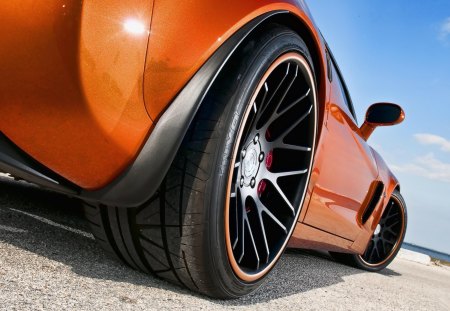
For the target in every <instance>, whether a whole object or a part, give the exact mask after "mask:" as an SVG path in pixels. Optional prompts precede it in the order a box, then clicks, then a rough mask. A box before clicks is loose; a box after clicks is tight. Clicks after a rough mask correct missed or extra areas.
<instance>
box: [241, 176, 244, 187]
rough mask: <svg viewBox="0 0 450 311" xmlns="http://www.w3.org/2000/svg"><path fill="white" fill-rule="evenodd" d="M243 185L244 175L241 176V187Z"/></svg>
mask: <svg viewBox="0 0 450 311" xmlns="http://www.w3.org/2000/svg"><path fill="white" fill-rule="evenodd" d="M243 186H244V177H241V187H243Z"/></svg>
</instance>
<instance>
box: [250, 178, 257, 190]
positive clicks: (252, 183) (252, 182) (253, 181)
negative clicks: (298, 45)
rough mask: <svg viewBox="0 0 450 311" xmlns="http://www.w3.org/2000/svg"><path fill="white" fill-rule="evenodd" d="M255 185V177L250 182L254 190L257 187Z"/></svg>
mask: <svg viewBox="0 0 450 311" xmlns="http://www.w3.org/2000/svg"><path fill="white" fill-rule="evenodd" d="M255 184H256V180H255V177H253V178H252V180H250V186H251V187H252V188H254V187H255Z"/></svg>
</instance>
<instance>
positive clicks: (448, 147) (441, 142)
mask: <svg viewBox="0 0 450 311" xmlns="http://www.w3.org/2000/svg"><path fill="white" fill-rule="evenodd" d="M449 26H450V25H449ZM414 138H415V139H416V140H417V141H418V142H419V143H421V144H422V145H435V146H438V147H440V149H441V150H442V151H446V152H450V140H447V139H445V138H444V137H441V136H438V135H433V134H416V135H414Z"/></svg>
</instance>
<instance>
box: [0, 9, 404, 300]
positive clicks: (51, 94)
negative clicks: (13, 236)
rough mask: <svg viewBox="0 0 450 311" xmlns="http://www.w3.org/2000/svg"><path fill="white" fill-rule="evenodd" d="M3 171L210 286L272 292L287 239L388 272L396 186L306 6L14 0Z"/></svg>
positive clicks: (199, 286) (156, 268) (141, 261)
mask: <svg viewBox="0 0 450 311" xmlns="http://www.w3.org/2000/svg"><path fill="white" fill-rule="evenodd" d="M0 16H1V17H2V27H1V28H0V103H1V106H0V130H1V134H0V170H1V171H4V172H8V173H10V174H11V175H13V176H15V177H17V178H21V179H25V180H27V181H29V182H33V183H35V184H37V185H40V186H41V187H43V188H46V189H51V190H54V191H58V192H61V193H65V194H67V195H69V196H72V197H77V198H80V199H81V200H83V202H85V211H86V217H87V219H88V221H89V222H90V223H91V225H92V226H91V227H92V231H93V233H94V235H95V237H96V238H97V240H98V242H99V244H100V245H101V246H102V247H103V248H105V249H106V250H108V251H109V252H110V253H112V254H114V255H115V256H116V257H118V258H119V259H120V260H122V261H123V262H125V263H126V264H128V265H129V266H131V267H133V268H135V269H139V270H141V271H145V272H148V273H153V274H155V275H157V276H159V277H162V278H164V279H167V280H170V281H172V282H175V283H177V284H180V285H182V286H185V287H187V288H189V289H192V290H194V291H198V292H201V293H203V294H206V295H209V296H212V297H220V298H233V297H239V296H241V295H244V294H247V293H249V292H251V291H252V290H254V289H255V288H257V287H258V286H259V285H260V284H261V282H262V280H263V279H264V278H265V277H266V276H267V274H268V273H269V271H270V270H271V269H272V268H273V267H274V265H275V264H276V262H277V261H278V259H279V258H280V255H281V254H282V253H283V251H284V250H285V248H286V247H294V248H305V249H320V250H326V251H330V252H331V254H332V256H333V257H335V258H336V260H339V261H342V262H345V263H347V264H351V265H354V266H357V267H359V268H362V269H366V270H369V271H378V270H380V269H382V268H384V267H386V266H387V265H388V264H389V263H390V262H391V261H392V260H393V258H394V257H395V255H396V254H397V252H398V250H399V248H400V245H401V243H402V241H403V237H404V235H405V230H406V207H405V203H404V201H403V199H402V197H401V195H400V193H399V191H400V188H399V183H398V181H397V179H396V178H395V177H394V175H393V174H392V173H391V171H390V170H389V169H388V168H387V166H386V164H385V163H384V161H383V160H382V158H381V157H380V156H379V155H378V154H377V153H376V152H375V151H374V150H373V149H372V148H371V147H370V146H369V145H368V144H367V143H366V141H367V139H368V138H369V136H370V135H371V133H372V132H373V130H374V129H375V128H376V127H377V126H383V125H393V124H397V123H400V122H401V121H402V120H403V119H404V112H403V111H402V109H401V108H400V107H399V106H398V105H395V104H389V103H378V104H375V105H373V106H371V107H370V108H369V110H368V112H367V115H366V118H365V121H364V123H363V124H362V125H361V126H358V125H357V121H356V116H355V112H354V109H353V106H352V102H351V99H350V96H349V93H348V90H347V88H346V86H345V83H344V80H343V78H342V75H341V73H340V71H339V68H338V66H337V64H336V61H335V59H334V58H333V55H332V53H331V51H330V50H329V48H328V46H327V44H326V42H325V40H324V39H323V37H322V36H321V34H320V32H319V30H318V29H317V27H316V26H315V24H314V21H313V20H312V18H311V15H310V13H309V11H308V9H307V7H306V4H305V3H304V1H301V0H282V1H274V0H247V1H241V0H229V1H211V0H196V1H164V0H130V1H119V0H99V1H75V0H66V1H36V0H23V1H8V2H5V3H3V4H2V6H1V8H0Z"/></svg>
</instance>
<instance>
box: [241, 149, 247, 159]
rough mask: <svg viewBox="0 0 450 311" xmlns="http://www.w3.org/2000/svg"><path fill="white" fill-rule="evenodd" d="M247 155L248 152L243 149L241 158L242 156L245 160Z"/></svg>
mask: <svg viewBox="0 0 450 311" xmlns="http://www.w3.org/2000/svg"><path fill="white" fill-rule="evenodd" d="M246 154H247V150H245V149H243V150H242V151H241V156H242V158H245V155H246Z"/></svg>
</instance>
